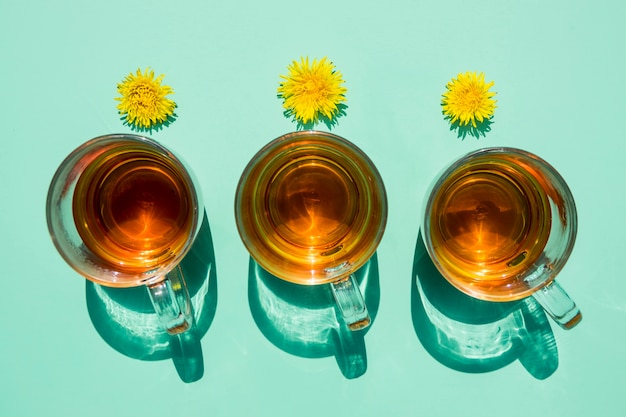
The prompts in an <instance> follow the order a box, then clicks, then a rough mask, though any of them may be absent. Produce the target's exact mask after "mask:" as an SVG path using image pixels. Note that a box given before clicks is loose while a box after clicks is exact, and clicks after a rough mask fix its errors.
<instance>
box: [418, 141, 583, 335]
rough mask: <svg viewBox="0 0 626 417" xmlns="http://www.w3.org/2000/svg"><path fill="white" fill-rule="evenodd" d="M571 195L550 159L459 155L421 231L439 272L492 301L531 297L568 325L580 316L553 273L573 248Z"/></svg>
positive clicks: (507, 153)
mask: <svg viewBox="0 0 626 417" xmlns="http://www.w3.org/2000/svg"><path fill="white" fill-rule="evenodd" d="M576 230H577V216H576V206H575V204H574V198H573V196H572V194H571V191H570V189H569V188H568V186H567V184H566V183H565V180H564V179H563V178H562V177H561V175H560V174H559V173H558V172H557V171H556V170H555V169H554V168H553V167H552V166H551V165H549V164H548V163H547V162H545V161H544V160H543V159H541V158H539V157H538V156H536V155H533V154H531V153H529V152H526V151H523V150H520V149H514V148H486V149H482V150H478V151H476V152H472V153H469V154H468V155H466V156H464V157H462V158H460V159H459V160H457V161H455V162H454V163H452V164H451V165H450V166H449V167H447V168H446V169H445V170H444V171H443V173H442V174H441V175H439V176H438V177H437V179H436V180H435V181H434V183H433V185H432V186H431V189H430V191H429V193H428V194H427V200H426V208H425V210H424V218H423V224H422V231H423V237H424V242H425V244H426V248H427V250H428V253H429V255H430V257H431V258H432V260H433V262H434V264H435V265H436V266H437V268H438V269H439V271H440V272H441V274H442V275H443V276H444V277H445V278H446V279H447V280H448V281H449V282H450V283H451V284H452V285H453V286H455V287H456V288H458V289H459V290H461V291H462V292H464V293H466V294H468V295H470V296H473V297H476V298H479V299H482V300H487V301H513V300H518V299H521V298H524V297H527V296H530V295H532V296H534V297H535V299H536V300H537V301H538V302H539V303H540V304H541V306H542V307H543V308H544V309H545V310H546V312H547V313H548V314H549V315H550V316H551V317H552V318H553V319H554V320H555V321H556V322H557V323H558V324H559V325H561V326H562V327H563V328H566V329H569V328H572V327H573V326H575V325H576V324H577V323H578V322H580V320H581V318H582V315H581V313H580V310H579V309H578V307H577V306H576V304H575V303H574V302H573V301H572V300H571V299H570V297H569V296H568V295H567V294H566V293H565V291H564V290H563V289H562V287H561V286H560V285H558V284H557V282H556V281H555V280H554V278H555V276H556V275H557V274H558V273H559V271H560V270H561V269H562V268H563V266H564V265H565V262H566V261H567V259H568V258H569V255H570V253H571V251H572V249H573V247H574V241H575V237H576Z"/></svg>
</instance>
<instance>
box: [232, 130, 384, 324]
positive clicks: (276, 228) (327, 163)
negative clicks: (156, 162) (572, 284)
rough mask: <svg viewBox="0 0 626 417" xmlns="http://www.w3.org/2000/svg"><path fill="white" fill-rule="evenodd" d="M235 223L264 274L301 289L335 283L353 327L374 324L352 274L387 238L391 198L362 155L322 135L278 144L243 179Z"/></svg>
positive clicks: (301, 135)
mask: <svg viewBox="0 0 626 417" xmlns="http://www.w3.org/2000/svg"><path fill="white" fill-rule="evenodd" d="M235 218H236V221H237V227H238V230H239V234H240V236H241V239H242V241H243V243H244V245H245V246H246V248H247V249H248V251H249V252H250V255H251V256H252V258H254V260H255V261H256V262H257V263H258V264H259V265H260V266H261V267H262V268H263V269H265V270H266V271H267V272H269V273H270V274H272V275H274V276H276V277H278V278H280V279H283V280H286V281H289V282H292V283H296V284H301V285H321V284H330V285H331V288H332V293H333V296H334V298H335V301H336V303H337V306H338V308H339V311H340V312H341V315H342V317H343V319H344V321H345V322H346V324H347V325H348V327H350V329H352V330H358V329H362V328H365V327H367V326H368V325H369V324H370V316H369V313H368V311H367V306H366V305H365V302H364V300H363V295H362V294H361V292H360V290H359V286H358V284H357V282H356V280H355V278H354V276H353V272H354V271H356V270H358V269H359V268H360V267H361V266H363V265H364V264H365V263H366V262H367V260H368V259H369V258H370V257H371V256H372V255H373V254H374V252H375V251H376V248H377V246H378V244H379V242H380V240H381V238H382V235H383V232H384V229H385V224H386V220H387V197H386V193H385V187H384V185H383V181H382V178H381V177H380V174H379V173H378V171H377V170H376V167H375V166H374V164H373V163H372V161H371V160H370V159H369V158H368V157H367V155H365V153H363V151H361V150H360V149H359V148H357V147H356V146H355V145H354V144H352V143H351V142H349V141H347V140H346V139H343V138H341V137H339V136H336V135H333V134H330V133H325V132H318V131H300V132H294V133H289V134H286V135H284V136H281V137H279V138H277V139H275V140H273V141H272V142H270V143H269V144H267V145H266V146H265V147H263V148H262V149H261V150H260V151H259V152H257V154H256V155H255V156H254V157H253V158H252V160H251V161H250V162H249V163H248V165H247V166H246V168H245V169H244V171H243V173H242V175H241V178H240V180H239V184H238V186H237V191H236V197H235Z"/></svg>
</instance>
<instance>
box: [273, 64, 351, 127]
mask: <svg viewBox="0 0 626 417" xmlns="http://www.w3.org/2000/svg"><path fill="white" fill-rule="evenodd" d="M287 69H288V70H289V74H288V75H281V76H280V77H281V78H282V79H283V81H282V82H281V83H280V86H279V87H278V97H279V98H282V99H283V107H284V108H285V109H286V110H285V115H286V116H288V117H293V119H294V120H295V121H297V122H298V123H299V124H300V125H308V124H314V123H317V122H319V121H320V120H324V121H326V122H327V123H330V124H334V121H335V120H336V118H337V117H339V116H341V115H343V109H344V108H345V107H346V106H345V105H343V104H342V103H343V102H345V101H346V97H345V94H346V91H347V89H346V88H345V87H343V86H342V84H343V82H344V81H343V78H342V75H341V73H340V72H339V71H337V70H336V69H335V66H334V65H333V64H332V62H329V61H328V60H327V59H326V57H324V58H322V59H321V60H319V61H318V60H316V59H314V60H313V62H312V63H309V58H308V57H306V58H300V62H297V61H293V62H292V64H291V65H290V66H289V67H288V68H287Z"/></svg>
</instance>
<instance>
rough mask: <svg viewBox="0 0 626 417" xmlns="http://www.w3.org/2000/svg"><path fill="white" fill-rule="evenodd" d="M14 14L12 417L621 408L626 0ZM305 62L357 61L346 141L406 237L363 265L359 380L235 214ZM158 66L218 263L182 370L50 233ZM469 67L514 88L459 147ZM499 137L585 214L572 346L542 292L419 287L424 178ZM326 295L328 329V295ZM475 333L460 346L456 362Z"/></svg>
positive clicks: (9, 250)
mask: <svg viewBox="0 0 626 417" xmlns="http://www.w3.org/2000/svg"><path fill="white" fill-rule="evenodd" d="M0 9H1V11H0V62H1V64H0V83H1V85H2V100H1V102H0V114H1V115H2V127H1V128H0V144H1V149H0V189H1V190H2V195H3V197H4V198H3V201H2V204H0V236H1V237H2V239H1V240H0V242H1V243H0V248H1V253H2V255H1V259H2V263H3V265H4V272H3V274H4V278H3V280H2V283H3V286H2V297H1V302H0V331H1V336H0V340H1V342H0V415H1V416H6V417H17V416H64V417H72V416H90V417H99V416H111V415H115V416H137V415H142V416H150V415H152V416H161V415H185V416H275V417H279V416H294V415H296V416H302V417H304V416H307V417H308V416H318V417H319V416H339V415H346V416H347V415H350V416H352V415H354V416H356V415H360V416H460V415H463V416H498V415H506V416H539V415H542V416H544V415H545V416H568V417H573V416H576V417H578V416H580V417H586V416H591V415H602V416H605V417H613V416H615V417H617V416H623V415H624V410H625V409H626V408H625V407H626V406H625V405H624V393H625V388H626V376H625V375H626V360H625V359H624V352H625V351H624V345H625V344H626V324H625V323H626V281H625V280H624V276H623V271H621V270H620V269H619V265H621V260H622V259H623V256H624V249H626V244H625V243H624V242H625V240H624V237H623V236H624V233H626V221H625V218H626V217H625V216H624V207H625V206H626V192H625V189H624V182H625V180H626V168H625V167H626V165H625V164H624V155H625V154H626V138H625V135H624V127H623V126H622V123H624V119H625V118H624V109H625V106H626V101H625V97H626V87H625V86H626V84H625V83H624V81H623V73H624V65H625V64H626V61H625V59H624V56H625V55H624V51H625V47H624V41H626V29H625V28H626V26H625V25H624V24H623V20H624V16H625V15H626V3H625V2H623V1H619V0H613V1H608V0H599V1H594V2H591V1H580V0H569V1H563V0H553V1H545V0H541V1H539V0H534V1H508V0H507V1H501V0H493V1H485V0H477V1H472V2H468V1H459V0H451V1H446V2H436V1H432V2H426V1H416V0H406V1H393V0H392V1H387V2H369V1H328V0H320V1H317V2H286V1H275V0H268V1H251V0H233V1H222V2H207V1H195V0H189V1H179V2H172V1H163V0H155V1H129V0H125V1H119V0H108V1H97V2H80V1H64V0H60V1H54V2H50V1H43V0H32V1H31V0H23V1H7V0H5V1H3V5H2V7H1V8H0ZM303 55H308V56H309V57H311V58H321V57H323V56H328V57H329V59H330V60H332V61H333V62H334V63H335V65H336V66H337V69H339V70H340V71H341V72H342V74H343V76H344V79H345V81H346V83H345V85H346V87H347V88H348V93H347V99H348V101H347V103H346V104H347V105H348V108H347V110H346V116H345V117H342V118H341V119H340V120H339V124H338V125H337V126H336V127H335V128H333V130H332V132H333V133H336V134H338V135H340V136H343V137H345V138H347V139H349V140H351V141H352V142H354V143H356V144H357V145H358V146H359V147H361V148H362V149H363V150H364V151H365V152H366V153H367V154H368V155H369V156H370V157H371V158H372V160H373V161H374V162H375V164H376V166H377V167H378V169H379V171H380V172H381V174H382V176H383V179H384V181H385V184H386V186H387V191H388V198H389V220H388V225H387V230H386V233H385V236H384V237H383V240H382V242H381V244H380V246H379V249H378V251H377V257H376V259H375V260H376V264H375V265H374V266H375V268H374V269H372V271H366V272H368V273H371V272H374V275H373V277H370V278H373V279H371V280H369V281H368V282H367V283H366V284H367V285H369V286H370V287H373V288H372V293H371V294H370V293H368V294H366V297H372V300H373V301H371V302H372V306H373V309H374V310H375V317H374V319H375V320H374V322H373V325H372V326H371V328H370V329H369V330H368V331H367V332H366V333H364V334H359V335H356V336H354V337H353V336H350V337H353V339H351V340H348V341H347V342H346V343H347V345H348V346H352V347H353V348H354V352H356V355H357V357H356V359H355V361H356V363H357V365H359V366H365V367H366V369H365V372H364V373H362V375H360V376H358V377H356V378H352V377H353V376H355V374H354V373H351V372H356V373H357V374H358V373H359V372H358V369H357V371H354V369H353V368H351V366H353V365H354V363H355V362H354V361H351V360H352V359H354V358H353V357H352V356H350V354H346V353H345V352H343V351H342V350H341V346H345V345H342V344H341V343H339V342H337V340H340V341H341V340H343V341H344V342H345V340H344V339H345V337H346V335H345V334H342V333H341V331H337V330H336V325H334V324H332V323H331V324H329V325H328V328H327V329H319V328H318V329H312V330H311V331H310V332H309V331H305V330H306V328H302V327H300V328H297V329H294V328H292V327H289V326H288V324H289V323H286V321H287V318H288V317H286V314H285V309H289V311H292V312H293V313H294V314H296V317H302V320H306V318H307V315H308V314H310V313H311V310H312V309H314V308H313V307H311V306H310V305H308V301H307V302H305V301H301V300H300V299H299V298H298V297H297V294H298V292H297V291H294V290H291V289H289V288H286V286H285V285H280V284H277V283H276V282H272V280H271V278H268V277H265V276H263V274H258V273H256V272H258V271H257V270H255V268H254V265H250V263H249V256H248V254H247V252H246V250H245V248H244V246H243V244H242V243H241V241H240V239H239V236H238V234H237V230H236V226H235V221H234V216H233V199H234V191H235V188H236V185H237V181H238V179H239V175H240V174H241V172H242V170H243V168H244V166H245V165H246V163H247V162H248V160H249V159H250V158H251V157H252V155H253V154H254V153H255V152H256V151H257V150H258V149H259V148H260V147H261V146H263V145H264V144H265V143H267V142H269V141H270V140H272V139H274V138H275V137H277V136H280V135H281V134H283V133H287V132H289V131H292V130H294V129H295V124H294V123H292V122H291V121H290V120H288V119H286V118H285V117H284V116H283V114H282V112H283V109H282V107H281V102H280V100H279V99H277V97H276V88H277V86H278V82H279V75H280V74H285V73H286V68H287V65H289V63H290V62H291V61H292V60H294V59H299V58H300V56H303ZM147 66H150V67H152V68H153V69H154V70H155V72H156V73H157V74H161V73H163V74H165V75H166V76H165V80H164V82H165V83H166V84H168V85H170V86H172V87H173V89H174V91H175V94H174V96H172V98H173V99H175V101H176V102H177V104H178V108H177V110H176V113H177V115H178V118H177V120H176V121H175V122H174V123H172V124H171V125H170V126H169V127H166V128H165V129H163V130H160V131H158V132H154V133H153V134H152V135H150V136H151V137H153V138H154V139H156V140H159V141H161V142H163V143H164V144H166V145H168V146H170V147H172V148H173V149H175V150H176V151H177V152H178V153H179V154H180V155H182V156H183V158H184V159H185V160H186V161H187V162H188V163H189V165H190V166H191V167H192V168H193V170H194V171H195V173H196V175H197V177H198V178H199V180H200V183H201V188H202V191H203V193H204V201H205V204H206V215H207V219H208V225H209V226H210V234H206V235H204V236H205V238H206V240H204V241H201V242H199V245H200V246H199V249H198V253H199V255H198V258H197V259H192V260H190V261H189V265H188V266H187V267H188V268H191V270H192V271H199V275H198V276H199V277H200V279H198V280H196V281H194V282H193V283H192V284H193V288H192V293H193V294H195V295H196V299H195V303H196V307H197V309H198V311H199V314H201V317H200V319H199V320H198V321H199V330H198V332H197V334H196V336H197V337H198V338H200V339H199V340H197V339H196V340H192V341H191V342H190V343H191V345H190V346H191V347H189V346H187V349H189V351H190V353H189V356H190V357H188V358H186V360H185V359H183V360H182V362H181V358H180V349H178V348H177V347H176V346H177V342H178V341H177V340H169V339H167V338H165V339H163V338H162V336H163V335H159V334H155V333H154V332H153V333H151V330H150V327H149V325H150V323H151V321H150V320H152V322H153V321H154V320H153V319H154V318H153V317H152V316H151V314H150V311H149V309H150V306H149V305H146V300H145V298H144V297H145V295H144V293H143V292H141V293H139V292H136V291H134V290H130V292H123V293H121V292H119V291H105V290H103V289H101V288H96V287H94V286H93V285H90V284H87V283H86V282H85V280H84V279H82V278H81V277H80V276H78V275H77V274H76V273H74V272H73V270H71V269H70V267H68V266H67V265H66V264H65V263H64V261H63V260H62V259H61V257H60V256H59V254H58V253H57V252H56V250H55V249H54V247H53V245H52V242H51V240H50V238H49V236H48V232H47V227H46V223H45V198H46V193H47V188H48V185H49V182H50V179H51V177H52V175H53V173H54V171H55V169H56V168H57V166H58V165H59V163H60V162H61V160H62V159H63V158H64V157H65V155H67V154H68V153H69V152H70V151H71V150H72V149H74V148H75V147H76V146H78V145H79V144H81V143H82V142H84V141H86V140H87V139H90V138H92V137H95V136H99V135H102V134H107V133H116V132H130V129H129V128H128V127H126V126H124V125H123V124H122V122H121V121H120V116H119V115H118V114H117V111H116V108H115V106H116V102H115V101H114V97H115V96H117V91H116V84H117V83H118V82H119V81H121V80H122V79H123V78H124V77H125V76H126V75H127V74H128V73H130V72H132V71H135V70H136V69H137V68H138V67H141V68H145V67H147ZM464 71H483V72H485V74H486V79H487V80H494V81H495V86H494V87H493V90H494V91H496V92H497V96H496V99H497V100H498V103H497V105H498V108H497V109H496V113H495V117H494V119H493V124H492V125H491V131H490V132H487V133H486V135H485V137H480V138H479V139H476V138H473V137H466V138H465V139H464V140H462V139H460V138H458V137H457V134H456V132H454V131H450V130H449V125H448V124H447V122H446V121H445V120H444V119H443V117H442V114H441V106H440V99H441V94H442V93H443V92H444V89H445V85H446V83H447V82H448V81H449V80H450V79H451V78H452V77H455V76H456V75H457V74H458V73H459V72H464ZM322 128H324V127H323V126H322ZM324 129H325V128H324ZM500 145H504V146H514V147H520V148H523V149H526V150H528V151H531V152H534V153H536V154H538V155H540V156H542V157H543V158H544V159H546V160H547V161H549V162H550V163H551V164H552V165H554V166H555V167H556V168H557V169H558V170H559V172H560V173H561V174H562V175H563V177H564V178H565V179H566V180H567V182H568V184H569V185H570V188H571V189H572V192H573V194H574V197H575V199H576V202H577V206H578V215H579V233H578V240H577V242H576V247H575V249H574V252H573V254H572V256H571V258H570V261H569V263H568V264H567V265H566V266H565V268H564V270H563V271H562V273H561V274H560V275H559V282H560V283H561V284H562V285H563V287H565V288H566V290H567V291H568V293H569V294H570V295H571V296H572V298H574V299H575V301H576V302H577V304H578V305H579V306H580V308H581V309H582V311H583V315H584V319H583V321H582V323H581V324H580V325H579V326H578V327H576V328H574V329H573V330H571V331H564V330H562V329H560V328H559V327H558V326H555V325H554V323H552V322H549V321H546V320H545V316H544V315H543V313H542V312H541V311H540V310H538V309H537V307H536V305H535V304H534V303H533V302H532V300H527V301H526V302H522V303H517V304H512V305H508V304H507V305H497V306H494V305H491V304H490V305H484V304H481V303H475V302H474V300H467V299H464V298H463V297H459V298H458V299H457V298H455V297H457V296H458V294H455V293H449V292H447V291H449V289H445V286H444V285H443V284H441V283H440V281H439V284H437V283H434V284H433V282H431V281H430V280H428V279H424V280H420V281H419V282H420V286H419V287H418V286H417V281H416V274H417V275H420V274H424V275H428V274H429V271H430V272H432V265H429V264H428V262H427V261H428V260H427V259H424V258H423V257H422V256H421V255H423V252H420V250H421V249H420V247H419V245H416V243H417V242H418V234H419V223H420V221H419V218H420V210H421V207H422V203H423V199H424V193H425V191H426V188H427V186H428V185H429V183H430V182H431V181H432V180H433V178H434V176H435V175H436V174H437V173H438V172H439V170H440V169H442V168H443V167H444V166H445V165H446V164H447V163H448V162H450V161H451V160H453V159H455V158H457V157H459V156H461V155H462V154H465V153H466V152H469V151H471V150H475V149H478V148H481V147H486V146H500ZM207 230H208V229H207ZM422 249H423V248H422ZM211 251H213V255H214V256H211ZM255 271H256V272H255ZM202 274H204V276H202ZM431 275H432V274H431ZM428 276H430V275H428ZM435 278H436V277H435ZM268 282H269V283H268ZM440 284H441V285H440ZM287 287H288V286H287ZM368 288H369V287H368ZM272 297H277V298H276V299H274V298H272ZM315 297H319V298H320V304H319V306H317V307H315V308H316V309H317V310H318V312H319V313H320V314H326V313H327V306H326V304H325V302H326V301H324V300H325V297H327V294H323V293H319V292H316V293H315ZM268 304H269V305H271V306H273V307H276V308H278V309H277V310H271V311H269V312H270V313H274V318H272V316H271V314H267V313H268V307H267V305H268ZM428 312H430V314H431V315H430V316H429V315H428ZM300 314H301V316H300ZM276 317H278V319H276ZM281 317H282V319H280V318H281ZM426 317H431V319H432V318H433V317H435V318H436V320H434V321H435V322H436V323H435V324H436V325H437V326H439V331H438V330H437V329H436V326H435V325H434V324H433V323H432V320H425V318H426ZM142 320H143V321H142ZM277 320H278V321H277ZM281 320H282V321H281ZM144 322H145V323H148V324H147V327H146V326H143V327H142V326H139V324H142V323H144ZM145 323H144V324H145ZM520 323H521V324H522V325H521V327H522V328H525V329H526V330H524V331H521V330H519V329H520ZM133 325H137V326H136V328H135V327H133ZM118 327H120V328H118ZM442 329H446V331H448V332H451V333H454V334H453V335H450V334H448V335H446V336H442V333H441V332H442ZM511 329H513V330H511ZM518 330H519V332H518ZM298 331H301V333H302V334H298V333H297V332H298ZM516 332H517V333H516ZM309 336H310V337H312V339H314V340H306V337H309ZM342 338H343V339H342ZM463 338H465V340H464V343H465V345H466V349H465V350H463V349H456V348H454V346H456V345H454V343H456V342H458V341H459V340H461V339H463ZM455 341H456V342H455ZM461 341H463V340H461ZM182 342H183V343H187V342H189V341H186V340H183V341H182ZM453 342H454V343H453ZM457 344H458V343H457ZM467 346H470V347H469V348H467ZM354 352H353V353H354ZM172 358H173V359H172ZM358 361H361V362H358ZM363 361H365V363H363ZM177 367H178V368H177ZM177 369H178V370H179V371H180V372H181V373H182V374H183V376H182V377H181V376H180V375H179V373H178V372H177ZM198 377H199V379H198V380H197V381H196V382H192V383H185V382H183V379H184V378H188V379H197V378H198Z"/></svg>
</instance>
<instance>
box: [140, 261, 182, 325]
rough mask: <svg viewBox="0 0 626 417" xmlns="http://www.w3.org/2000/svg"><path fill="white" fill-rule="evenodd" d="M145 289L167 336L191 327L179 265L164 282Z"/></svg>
mask: <svg viewBox="0 0 626 417" xmlns="http://www.w3.org/2000/svg"><path fill="white" fill-rule="evenodd" d="M147 288H148V294H149V295H150V300H151V301H152V305H153V306H154V311H155V312H156V314H157V317H158V318H159V321H160V322H161V325H162V326H163V327H164V328H165V330H167V332H168V333H169V334H171V335H177V334H180V333H182V332H184V331H186V330H189V329H190V328H191V327H192V323H193V313H192V309H191V299H190V297H189V290H188V289H187V284H186V283H185V277H184V275H183V270H182V268H181V266H180V264H178V265H177V266H176V267H175V268H174V269H173V270H172V271H170V272H169V273H168V274H167V275H166V277H165V279H164V280H162V281H160V282H157V283H156V284H152V285H148V286H147Z"/></svg>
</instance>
